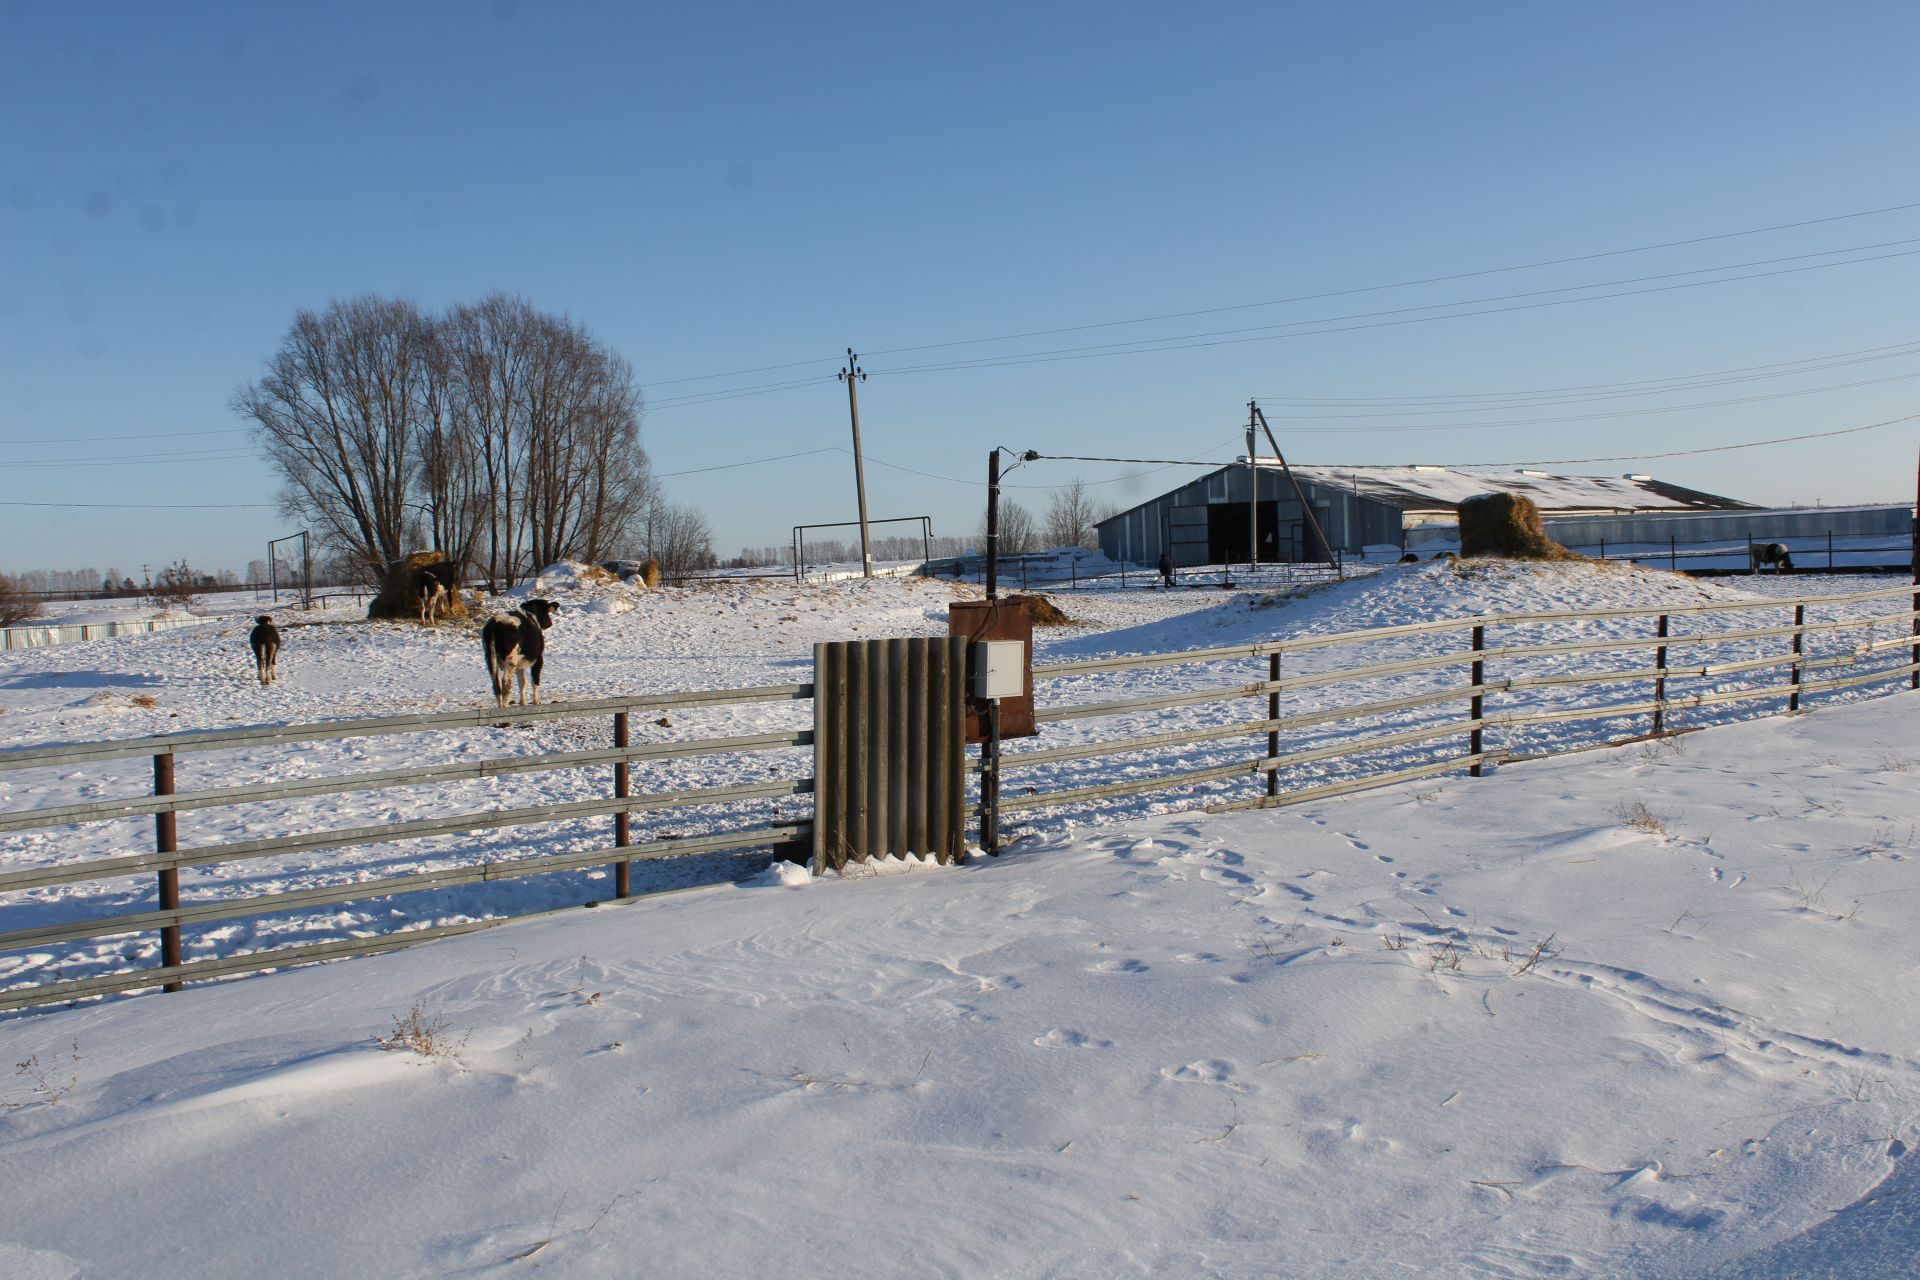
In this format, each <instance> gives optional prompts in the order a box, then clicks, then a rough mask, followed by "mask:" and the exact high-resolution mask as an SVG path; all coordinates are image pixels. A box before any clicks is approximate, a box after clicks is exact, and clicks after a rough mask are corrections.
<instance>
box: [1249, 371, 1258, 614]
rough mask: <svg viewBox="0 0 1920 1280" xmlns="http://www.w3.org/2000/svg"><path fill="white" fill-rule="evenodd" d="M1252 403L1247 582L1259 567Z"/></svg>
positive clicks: (1256, 460) (1256, 475)
mask: <svg viewBox="0 0 1920 1280" xmlns="http://www.w3.org/2000/svg"><path fill="white" fill-rule="evenodd" d="M1253 408H1254V404H1253V401H1251V400H1249V401H1247V582H1248V585H1249V586H1251V585H1252V582H1253V571H1254V570H1255V569H1257V568H1258V567H1259V566H1260V463H1259V460H1258V459H1256V458H1255V457H1254V456H1253V431H1254V427H1255V425H1256V423H1255V419H1254V416H1253Z"/></svg>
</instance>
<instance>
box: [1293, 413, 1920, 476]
mask: <svg viewBox="0 0 1920 1280" xmlns="http://www.w3.org/2000/svg"><path fill="white" fill-rule="evenodd" d="M1916 419H1920V413H1909V414H1907V415H1906V416H1905V417H1901V418H1888V419H1887V420H1886V421H1885V422H1869V423H1868V424H1867V425H1866V426H1864V427H1842V428H1841V429H1840V430H1838V431H1810V432H1808V433H1806V434H1805V435H1798V436H1777V437H1775V438H1774V439H1772V440H1746V441H1742V442H1740V443H1738V444H1716V445H1709V446H1707V447H1705V448H1701V449H1669V450H1667V451H1666V452H1665V453H1623V454H1617V455H1615V456H1613V457H1608V458H1548V459H1545V460H1544V461H1532V462H1459V463H1455V464H1454V465H1455V466H1458V467H1460V468H1462V469H1466V468H1469V467H1569V466H1579V465H1582V464H1584V463H1589V462H1644V461H1647V460H1650V459H1653V458H1689V457H1693V456H1695V455H1697V454H1703V453H1732V452H1734V451H1735V450H1737V449H1764V448H1766V447H1767V446H1768V445H1775V444H1794V443H1796V442H1798V441H1801V440H1831V439H1832V438H1833V437H1835V436H1855V435H1859V434H1860V433H1861V432H1863V431H1879V430H1881V429H1882V428H1885V427H1893V426H1898V425H1899V424H1900V423H1902V422H1913V421H1915V420H1916ZM1315 465H1324V464H1315Z"/></svg>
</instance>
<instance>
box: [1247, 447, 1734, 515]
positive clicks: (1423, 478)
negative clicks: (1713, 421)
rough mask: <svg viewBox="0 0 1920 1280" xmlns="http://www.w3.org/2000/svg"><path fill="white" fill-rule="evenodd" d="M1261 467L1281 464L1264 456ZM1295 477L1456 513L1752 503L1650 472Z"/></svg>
mask: <svg viewBox="0 0 1920 1280" xmlns="http://www.w3.org/2000/svg"><path fill="white" fill-rule="evenodd" d="M1261 465H1262V466H1263V467H1269V468H1275V467H1278V465H1279V464H1278V463H1275V462H1272V461H1269V460H1266V459H1262V461H1261ZM1293 472H1294V474H1295V475H1297V476H1298V477H1300V479H1301V480H1302V481H1308V482H1311V483H1313V484H1316V485H1320V486H1323V487H1326V488H1330V489H1346V490H1349V491H1351V492H1355V493H1358V494H1359V496H1361V497H1363V498H1369V499H1372V500H1373V501H1375V502H1381V503H1385V504H1386V505H1387V506H1391V507H1398V508H1400V509H1401V510H1402V511H1442V510H1444V511H1452V510H1453V509H1454V508H1456V507H1458V506H1459V505H1460V503H1461V502H1463V501H1465V500H1466V499H1468V498H1471V497H1473V496H1474V495H1475V494H1480V493H1491V492H1496V491H1497V492H1501V493H1513V494H1519V495H1521V496H1523V497H1526V498H1531V499H1532V500H1533V504H1534V505H1535V506H1537V507H1539V508H1540V510H1541V511H1543V512H1557V511H1601V512H1608V511H1618V512H1631V511H1724V510H1740V509H1746V508H1750V507H1752V506H1753V504H1752V503H1750V502H1740V501H1738V500H1736V499H1733V498H1723V497H1721V496H1720V495H1719V494H1714V493H1704V492H1702V491H1700V490H1698V489H1688V488H1684V487H1682V486H1680V485H1677V484H1668V483H1666V482H1665V481H1661V480H1656V479H1654V478H1653V477H1652V476H1648V475H1637V474H1636V475H1624V476H1556V475H1549V474H1548V473H1547V472H1544V471H1478V470H1476V471H1459V470H1455V469H1454V468H1452V467H1422V466H1412V467H1323V466H1312V465H1309V466H1295V467H1294V468H1293Z"/></svg>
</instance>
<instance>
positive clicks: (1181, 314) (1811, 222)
mask: <svg viewBox="0 0 1920 1280" xmlns="http://www.w3.org/2000/svg"><path fill="white" fill-rule="evenodd" d="M1912 209H1920V201H1915V202H1912V203H1907V204H1895V205H1887V206H1885V207H1883V208H1879V209H1860V210H1856V211H1854V212H1852V213H1837V214H1831V215H1828V216H1826V217H1820V218H1806V219H1802V220H1801V221H1798V222H1780V223H1775V224H1773V225H1771V226H1765V227H1749V228H1747V229H1745V230H1742V231H1723V232H1718V233H1715V234H1713V235H1704V236H1691V237H1688V238H1686V239H1682V240H1666V241H1662V242H1660V243H1657V244H1645V245H1638V246H1635V247H1633V248H1630V249H1606V250H1602V251H1599V252H1596V253H1582V254H1574V255H1572V256H1569V257H1563V258H1546V259H1542V260H1540V261H1538V262H1523V263H1517V264H1514V265H1512V266H1504V267H1486V268H1483V269H1480V270H1476V271H1456V272H1450V273H1448V274H1445V275H1437V276H1425V277H1422V278H1420V279H1415V280H1399V281H1394V282H1392V283H1389V284H1373V285H1361V286H1357V287H1354V288H1346V289H1333V290H1328V291H1325V292H1321V293H1307V294H1298V295H1296V296H1294V297H1290V298H1274V299H1270V300H1268V301H1265V302H1242V303H1234V304H1232V305H1228V306H1218V307H1201V308H1197V309H1195V310H1190V311H1170V312H1165V313H1163V314H1161V315H1153V316H1137V317H1134V318H1132V319H1128V320H1104V321H1099V322H1097V323H1091V324H1078V325H1064V326H1061V327H1059V328H1054V329H1030V330H1027V331H1025V332H1021V333H1003V334H998V335H995V336H992V337H986V338H962V339H957V340H954V341H951V342H929V343H923V344H920V345H918V346H909V347H888V348H885V349H882V350H879V351H874V352H872V353H871V354H872V355H876V356H893V355H908V354H911V353H913V352H916V351H937V350H943V349H946V348H950V347H965V346H978V345H982V344H985V343H989V342H1012V341H1017V340H1020V339H1024V338H1046V337H1053V336H1055V335H1057V334H1062V333H1083V332H1087V331H1090V330H1094V329H1111V328H1117V327H1119V326H1122V325H1130V324H1153V323H1156V322H1158V321H1162V320H1185V319H1191V318H1192V317H1194V316H1203V315H1219V314H1222V313H1225V312H1230V311H1246V310H1252V309H1254V308H1257V307H1278V306H1285V305H1288V304H1290V303H1295V302H1317V301H1322V300H1324V299H1327V298H1341V297H1350V296H1352V295H1354V294H1360V293H1379V292H1384V291H1386V290H1389V289H1410V288H1415V287H1417V286H1420V285H1427V284H1443V283H1446V282H1449V281H1453V280H1472V279H1477V278H1480V277H1483V276H1492V275H1503V274H1507V273H1510V272H1515V271H1533V270H1538V269H1539V268H1542V267H1558V266H1567V265H1570V264H1572V263H1576V262H1594V261H1598V260H1599V259H1602V258H1618V257H1624V256H1627V255H1629V254H1636V253H1652V252H1655V251H1657V250H1660V249H1678V248H1684V247H1686V246H1688V245H1696V244H1710V243H1712V242H1714V241H1718V240H1736V239H1739V238H1741V237H1743V236H1757V235H1766V234H1768V233H1770V232H1774V231H1794V230H1798V229H1800V228H1803V227H1815V226H1823V225H1825V224H1827V223H1832V222H1847V221H1851V220H1854V219H1857V218H1871V217H1878V216H1880V215H1882V214H1890V213H1905V212H1907V211H1909V210H1912ZM839 359H840V357H839V356H838V355H832V356H819V357H816V358H814V359H810V360H790V361H786V362H784V363H780V364H768V365H759V366H756V367H754V368H751V369H734V370H731V371H729V372H726V373H705V374H700V375H697V376H694V377H687V378H666V379H662V380H660V381H657V382H650V383H647V384H645V385H647V386H654V387H665V386H675V385H678V384H681V383H686V382H711V381H715V380H718V379H720V378H744V377H748V376H751V375H753V374H756V373H774V372H777V371H779V370H781V369H797V368H801V367H804V366H806V365H811V364H829V363H834V362H837V361H838V360H839Z"/></svg>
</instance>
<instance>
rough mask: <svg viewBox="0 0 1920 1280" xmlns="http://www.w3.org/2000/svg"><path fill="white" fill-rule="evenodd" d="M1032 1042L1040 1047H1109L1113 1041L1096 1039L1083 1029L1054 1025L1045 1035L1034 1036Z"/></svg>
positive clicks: (1111, 1046)
mask: <svg viewBox="0 0 1920 1280" xmlns="http://www.w3.org/2000/svg"><path fill="white" fill-rule="evenodd" d="M1033 1043H1034V1044H1035V1045H1037V1046H1039V1047H1040V1048H1042V1049H1111V1048H1113V1041H1111V1040H1097V1039H1095V1038H1094V1037H1092V1036H1090V1035H1088V1034H1087V1033H1086V1032H1084V1031H1069V1030H1068V1029H1067V1028H1065V1027H1055V1028H1054V1029H1053V1030H1051V1031H1049V1032H1047V1033H1046V1034H1045V1035H1042V1036H1036V1037H1034V1041H1033Z"/></svg>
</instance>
